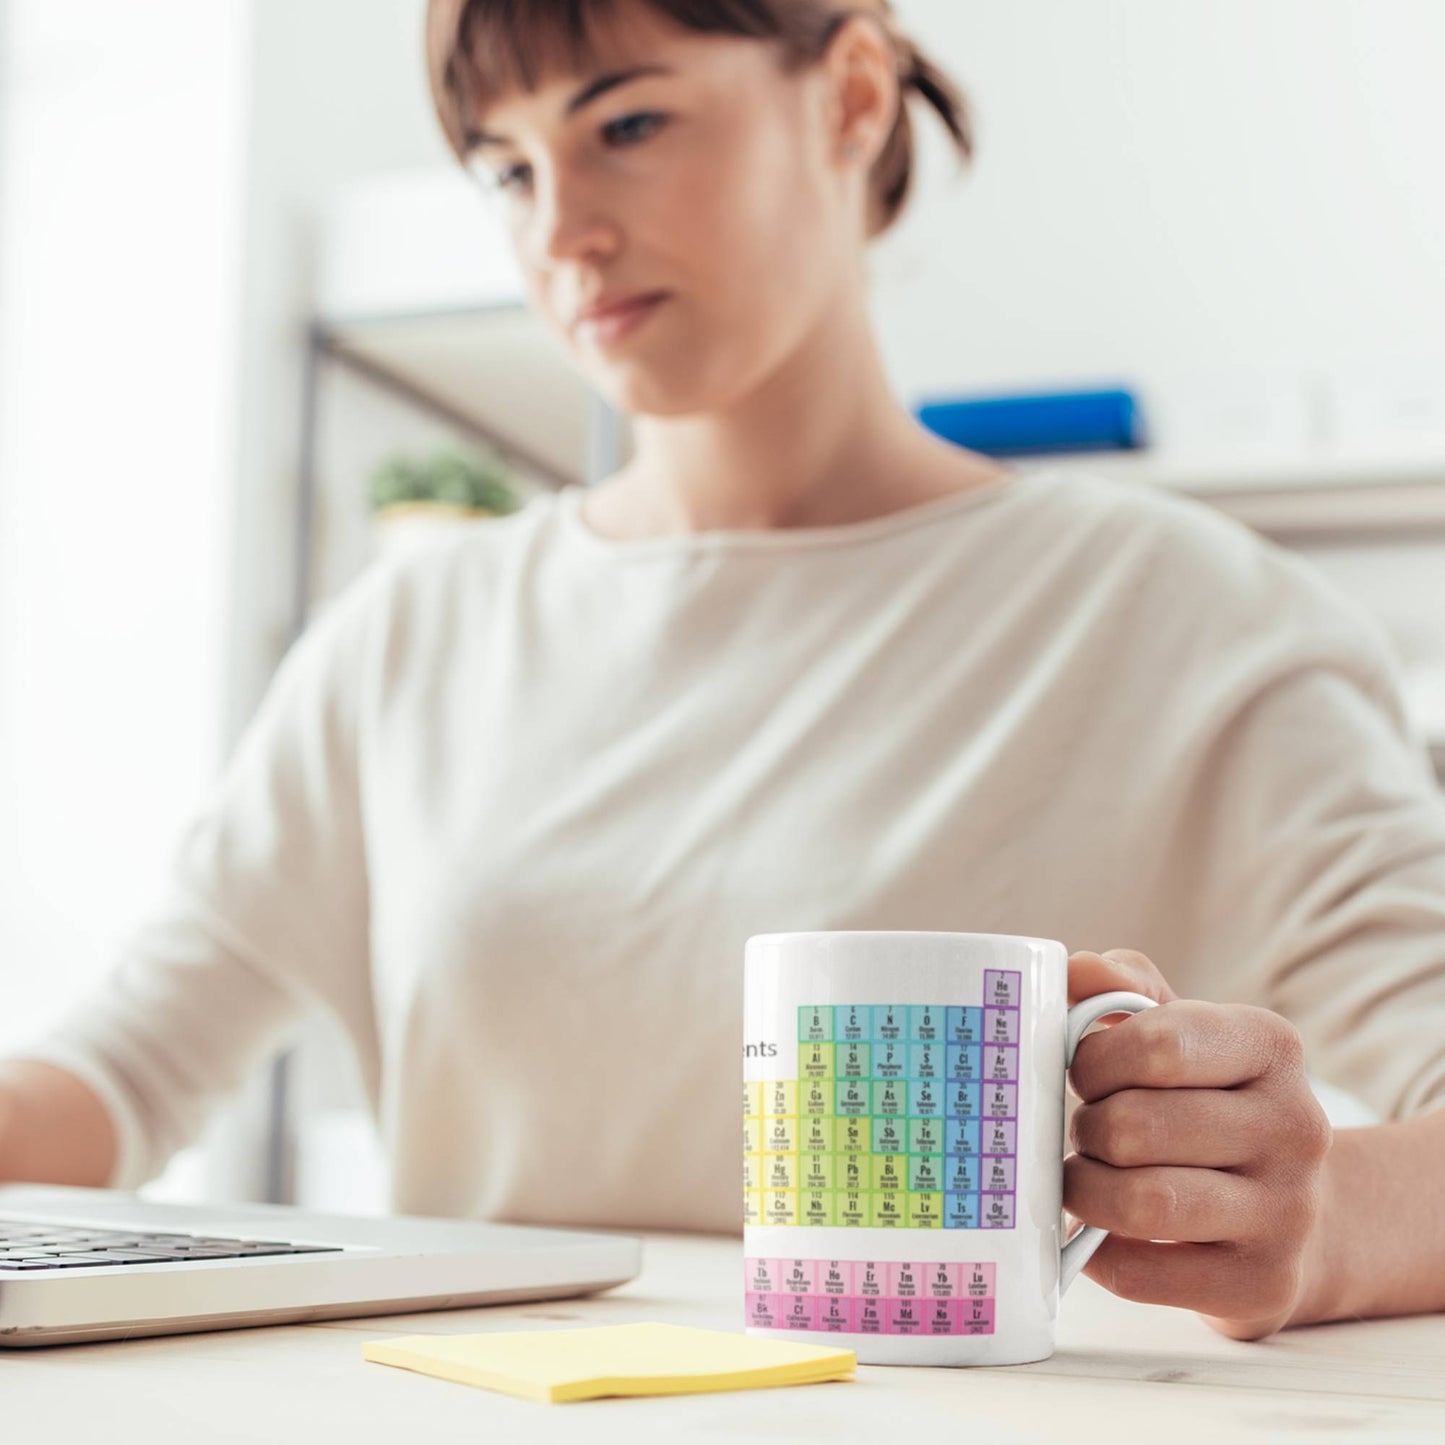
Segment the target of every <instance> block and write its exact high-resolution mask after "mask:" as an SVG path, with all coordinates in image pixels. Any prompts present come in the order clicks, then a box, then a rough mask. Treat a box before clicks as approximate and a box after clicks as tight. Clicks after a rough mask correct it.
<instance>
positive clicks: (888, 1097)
mask: <svg viewBox="0 0 1445 1445" xmlns="http://www.w3.org/2000/svg"><path fill="white" fill-rule="evenodd" d="M873 1114H874V1117H875V1118H876V1117H877V1116H879V1115H888V1116H891V1117H893V1118H898V1119H905V1118H907V1117H908V1083H907V1081H906V1080H904V1079H877V1080H875V1081H874V1084H873Z"/></svg>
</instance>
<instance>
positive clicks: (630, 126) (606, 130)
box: [602, 110, 667, 145]
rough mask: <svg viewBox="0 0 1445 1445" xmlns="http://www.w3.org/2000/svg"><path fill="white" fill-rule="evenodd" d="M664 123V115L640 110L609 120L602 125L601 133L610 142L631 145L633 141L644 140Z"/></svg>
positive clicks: (665, 119)
mask: <svg viewBox="0 0 1445 1445" xmlns="http://www.w3.org/2000/svg"><path fill="white" fill-rule="evenodd" d="M666 124H667V117H666V116H665V115H660V114H658V112H656V111H652V110H642V111H637V112H636V113H635V114H633V115H624V116H622V117H621V119H619V120H614V121H609V122H608V123H607V124H606V125H604V126H603V127H602V134H603V135H604V136H606V137H607V139H608V141H609V142H610V143H618V144H621V145H631V144H632V143H633V142H634V141H639V140H646V139H647V137H648V136H650V135H652V134H654V133H655V132H656V131H659V130H661V129H662V127H663V126H664V125H666Z"/></svg>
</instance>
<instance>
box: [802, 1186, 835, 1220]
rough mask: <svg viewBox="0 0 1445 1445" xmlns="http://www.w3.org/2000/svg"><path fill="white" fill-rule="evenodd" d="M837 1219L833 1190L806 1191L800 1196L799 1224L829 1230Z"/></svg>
mask: <svg viewBox="0 0 1445 1445" xmlns="http://www.w3.org/2000/svg"><path fill="white" fill-rule="evenodd" d="M835 1218H836V1211H835V1209H834V1206H833V1191H832V1190H831V1189H804V1190H802V1191H800V1193H799V1195H798V1223H799V1224H806V1225H811V1226H812V1227H813V1228H815V1229H818V1228H822V1229H827V1228H829V1227H831V1225H832V1224H833V1221H834V1219H835Z"/></svg>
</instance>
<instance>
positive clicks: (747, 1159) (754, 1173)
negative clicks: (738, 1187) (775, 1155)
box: [743, 1154, 763, 1189]
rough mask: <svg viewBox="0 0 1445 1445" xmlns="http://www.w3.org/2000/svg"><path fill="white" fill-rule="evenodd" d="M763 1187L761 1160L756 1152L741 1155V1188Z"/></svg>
mask: <svg viewBox="0 0 1445 1445" xmlns="http://www.w3.org/2000/svg"><path fill="white" fill-rule="evenodd" d="M762 1187H763V1161H762V1156H761V1155H758V1154H744V1155H743V1188H744V1189H761V1188H762Z"/></svg>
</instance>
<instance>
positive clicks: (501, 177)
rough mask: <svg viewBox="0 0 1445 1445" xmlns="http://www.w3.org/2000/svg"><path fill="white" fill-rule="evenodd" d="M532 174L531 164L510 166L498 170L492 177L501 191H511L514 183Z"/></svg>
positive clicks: (493, 182) (494, 184) (493, 183)
mask: <svg viewBox="0 0 1445 1445" xmlns="http://www.w3.org/2000/svg"><path fill="white" fill-rule="evenodd" d="M530 174H531V167H530V166H526V165H519V166H508V167H507V168H506V169H505V170H502V171H498V172H497V173H496V174H495V175H494V176H493V177H492V185H493V186H494V187H495V188H496V189H497V190H499V191H509V190H511V189H512V187H513V186H514V185H516V184H518V183H519V182H520V181H522V180H523V179H524V178H525V177H526V176H529V175H530Z"/></svg>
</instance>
